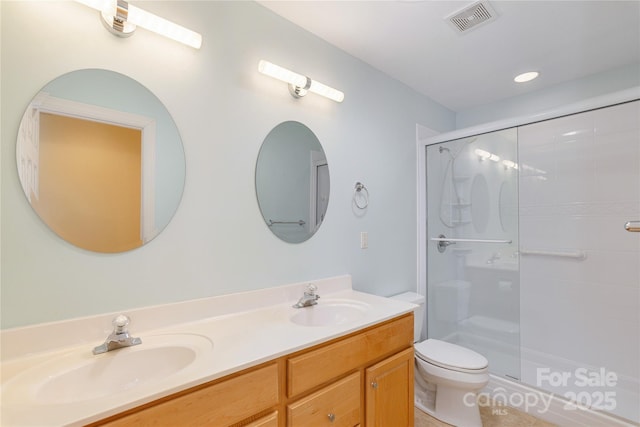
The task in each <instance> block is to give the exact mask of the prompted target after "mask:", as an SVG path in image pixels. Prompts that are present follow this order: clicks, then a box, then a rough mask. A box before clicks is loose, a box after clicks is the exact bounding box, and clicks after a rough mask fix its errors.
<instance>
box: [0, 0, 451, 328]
mask: <svg viewBox="0 0 640 427" xmlns="http://www.w3.org/2000/svg"><path fill="white" fill-rule="evenodd" d="M144 7H145V8H146V9H148V10H150V11H152V12H155V13H157V14H160V15H163V16H166V17H170V18H171V19H172V20H174V21H176V22H178V23H181V24H183V25H185V26H187V27H190V28H192V29H194V30H196V31H199V32H200V33H202V35H203V37H204V42H203V46H202V49H200V50H194V49H191V48H189V47H184V46H182V45H180V44H178V43H175V42H172V41H170V40H167V39H165V38H163V37H160V36H157V35H155V34H152V33H149V32H146V31H144V30H138V31H137V32H136V34H135V35H134V36H133V37H130V38H127V39H120V38H117V37H114V36H113V35H111V34H110V33H108V32H107V31H105V29H104V28H103V26H102V24H101V23H100V22H99V18H98V13H97V12H95V11H93V10H91V9H88V8H86V7H85V6H83V5H81V4H78V3H75V2H67V1H64V2H0V14H1V17H0V19H1V27H0V31H1V41H0V43H1V49H2V50H1V55H2V58H1V59H2V61H1V65H0V66H1V76H0V79H1V80H0V83H1V85H2V86H1V87H2V94H1V95H2V100H1V108H2V109H1V114H2V115H1V118H2V129H1V138H2V139H1V159H0V161H1V166H2V167H1V178H2V195H1V197H2V198H1V203H2V204H1V221H2V223H1V230H0V236H1V243H2V245H1V257H2V260H1V261H2V271H1V279H2V282H1V292H2V294H1V300H2V301H1V316H2V317H1V320H2V328H9V327H15V326H20V325H28V324H35V323H40V322H46V321H55V320H61V319H67V318H72V317H78V316H84V315H91V314H96V313H106V312H112V311H119V310H126V309H128V308H133V307H140V306H147V305H152V304H162V303H168V302H174V301H182V300H188V299H193V298H200V297H207V296H212V295H219V294H226V293H231V292H237V291H246V290H252V289H258V288H265V287H270V286H276V285H282V284H286V283H293V282H299V281H305V280H312V279H316V278H323V277H329V276H335V275H339V274H344V273H351V274H352V275H353V281H354V287H355V288H356V289H359V290H362V291H367V292H371V293H375V294H380V295H391V294H394V293H398V292H401V291H406V290H413V289H415V287H416V246H417V233H416V203H417V202H416V148H415V132H416V131H415V129H416V123H420V124H422V125H424V126H427V127H430V128H432V129H434V130H437V131H440V132H445V131H449V130H452V129H454V127H455V115H454V113H453V112H452V111H449V110H447V109H446V108H443V107H442V106H440V105H439V104H437V103H435V102H433V101H432V100H430V99H428V98H425V97H424V96H421V95H419V94H417V93H416V92H414V91H412V90H410V89H409V88H408V87H406V86H404V85H403V84H401V83H399V82H397V81H395V80H392V79H390V78H389V77H387V76H386V75H384V74H382V73H380V72H378V71H376V70H374V69H372V68H371V67H369V66H367V65H366V64H364V63H362V62H361V61H359V60H357V59H355V58H353V57H351V56H349V55H347V54H346V53H344V52H342V51H340V50H337V49H336V48H334V47H332V46H331V45H329V44H327V43H325V42H323V41H322V40H320V39H318V38H317V37H315V36H313V35H311V34H310V33H308V32H305V31H303V30H301V29H300V28H298V27H296V26H294V25H292V24H290V23H288V22H287V21H285V20H283V19H281V18H280V17H278V16H276V15H274V14H273V13H272V12H270V11H268V10H267V9H265V8H263V7H262V6H260V5H258V4H255V3H251V2H218V1H196V2H186V1H180V2H171V1H158V2H144ZM61 22H64V23H65V24H64V25H60V23H61ZM260 59H267V60H269V61H272V62H275V63H277V64H279V65H282V66H285V67H288V68H291V69H293V70H295V71H298V72H300V73H303V74H309V75H310V76H311V77H314V78H316V79H318V80H319V81H321V82H323V83H326V84H329V85H332V86H335V87H336V88H338V89H340V90H342V91H344V92H345V94H346V97H345V101H344V102H343V103H342V104H337V103H334V102H333V101H329V100H326V99H324V98H321V97H318V96H314V95H308V96H307V97H305V98H303V99H299V100H296V99H294V98H292V97H291V96H290V95H289V93H288V90H287V87H286V85H284V84H282V83H280V82H277V81H275V80H273V79H270V78H268V77H266V76H263V75H261V74H259V73H258V72H257V64H258V61H259V60H260ZM84 68H103V69H109V70H113V71H116V72H119V73H122V74H125V75H127V76H130V77H131V78H133V79H135V80H137V81H138V82H140V83H141V84H142V85H144V86H145V87H147V88H148V89H150V90H151V91H152V92H153V93H154V94H155V95H156V96H157V97H158V98H159V99H160V100H161V102H162V103H163V104H164V105H165V107H166V108H167V109H168V110H169V112H170V113H171V114H172V116H173V119H174V121H175V122H176V125H177V126H178V129H179V131H180V134H181V137H182V140H183V142H184V150H185V155H186V183H185V191H184V195H183V198H182V202H181V205H180V207H179V208H178V211H177V213H176V216H175V217H174V218H173V220H172V221H171V223H170V224H169V225H168V227H167V228H166V229H165V230H164V232H163V233H162V234H160V236H158V237H157V238H156V239H154V240H153V241H152V242H151V243H149V244H147V245H146V246H144V247H142V248H140V249H137V250H134V251H131V252H127V253H124V254H115V255H104V254H95V253H91V252H86V251H84V250H81V249H78V248H76V247H74V246H71V245H69V244H67V243H66V242H64V241H62V240H61V239H60V238H58V237H57V236H56V235H55V234H53V233H52V232H51V231H50V230H49V229H48V228H47V227H46V226H45V225H44V224H43V223H42V222H41V221H40V220H39V219H38V217H37V216H36V214H35V213H34V212H33V211H32V209H31V207H30V206H29V204H28V203H27V201H26V199H25V197H24V195H23V194H22V190H21V187H20V184H19V182H18V177H17V171H16V165H15V154H16V153H15V141H16V135H17V130H18V126H19V123H20V118H21V116H22V114H23V112H24V110H25V108H26V107H27V105H28V104H29V102H30V100H31V98H32V97H33V96H34V95H35V94H36V93H37V92H38V91H39V90H40V89H41V88H42V87H43V86H44V85H45V84H46V83H48V82H49V81H51V80H52V79H54V78H56V77H58V76H59V75H61V74H64V73H67V72H69V71H73V70H76V69H84ZM286 120H296V121H300V122H302V123H305V124H306V125H307V126H308V127H309V128H310V129H311V130H312V131H313V132H314V133H315V134H316V135H317V136H318V138H319V139H320V141H321V142H322V144H323V147H324V150H325V152H326V155H327V158H328V159H329V161H330V168H331V200H330V203H329V209H328V211H327V215H326V217H325V220H324V223H323V225H322V227H321V228H320V230H319V231H318V232H317V233H316V234H315V235H314V236H313V237H312V238H311V239H310V240H308V241H307V242H305V243H302V244H299V245H293V244H288V243H284V242H282V241H280V240H279V239H277V238H276V237H275V236H273V234H272V233H271V232H270V231H269V229H268V228H267V227H266V225H265V223H264V221H263V219H262V216H261V215H260V211H259V208H258V204H257V201H256V196H255V189H254V168H255V162H256V157H257V154H258V151H259V149H260V145H261V143H262V141H263V139H264V137H265V136H266V135H267V134H268V133H269V131H270V130H271V129H272V128H273V127H274V126H276V125H277V124H278V123H281V122H283V121H286ZM356 181H361V182H363V183H364V184H365V185H366V186H367V188H368V189H369V192H370V194H371V197H370V204H369V208H368V210H367V212H366V213H365V214H364V215H356V214H355V213H354V212H353V210H352V206H351V196H352V192H353V186H354V184H355V182H356ZM361 231H368V232H369V248H368V249H366V250H362V249H360V248H359V235H360V232H361ZM214 314H215V313H212V315H214Z"/></svg>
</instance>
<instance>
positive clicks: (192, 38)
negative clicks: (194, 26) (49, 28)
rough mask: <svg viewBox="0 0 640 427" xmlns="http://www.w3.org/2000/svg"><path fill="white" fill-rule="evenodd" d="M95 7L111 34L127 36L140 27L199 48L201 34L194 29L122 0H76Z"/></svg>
mask: <svg viewBox="0 0 640 427" xmlns="http://www.w3.org/2000/svg"><path fill="white" fill-rule="evenodd" d="M76 1H77V2H78V3H82V4H84V5H85V6H89V7H90V8H92V9H96V10H97V11H99V12H100V13H101V15H102V23H103V24H104V25H105V27H107V29H108V30H109V31H110V32H112V33H113V34H115V35H117V36H120V37H129V36H130V35H132V34H133V32H134V31H135V29H136V27H142V28H145V29H147V30H149V31H153V32H154V33H157V34H160V35H162V36H165V37H167V38H170V39H172V40H175V41H178V42H180V43H184V44H186V45H188V46H191V47H193V48H195V49H200V46H201V45H202V36H201V35H200V34H198V33H196V32H195V31H191V30H189V29H188V28H185V27H183V26H180V25H178V24H175V23H173V22H171V21H168V20H166V19H164V18H161V17H159V16H157V15H154V14H152V13H150V12H147V11H145V10H142V9H140V8H139V7H136V6H134V5H132V4H129V3H128V2H127V1H124V0H76Z"/></svg>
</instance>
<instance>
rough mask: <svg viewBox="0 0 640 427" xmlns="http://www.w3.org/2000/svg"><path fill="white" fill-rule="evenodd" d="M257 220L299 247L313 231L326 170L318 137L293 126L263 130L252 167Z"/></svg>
mask: <svg viewBox="0 0 640 427" xmlns="http://www.w3.org/2000/svg"><path fill="white" fill-rule="evenodd" d="M256 194H257V197H258V204H259V205H260V211H261V212H262V217H263V218H264V221H265V222H266V224H267V226H268V227H269V229H270V230H271V231H272V232H273V234H275V235H276V236H278V237H279V238H280V239H282V240H284V241H285V242H289V243H300V242H304V241H305V240H307V239H309V238H310V237H311V236H313V234H314V233H315V232H316V231H317V230H318V228H319V227H320V224H322V220H323V219H324V215H325V213H326V211H327V205H328V203H329V166H328V164H327V157H326V156H325V153H324V150H323V149H322V145H321V144H320V141H319V140H318V138H317V137H316V136H315V135H314V134H313V132H312V131H311V130H310V129H309V128H308V127H306V126H305V125H303V124H302V123H298V122H293V121H290V122H284V123H280V124H279V125H277V126H276V127H275V128H273V129H272V130H271V132H269V134H268V135H267V137H266V138H265V139H264V142H263V143H262V147H261V148H260V153H259V154H258V161H257V164H256Z"/></svg>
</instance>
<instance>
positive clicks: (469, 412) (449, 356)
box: [392, 292, 489, 427]
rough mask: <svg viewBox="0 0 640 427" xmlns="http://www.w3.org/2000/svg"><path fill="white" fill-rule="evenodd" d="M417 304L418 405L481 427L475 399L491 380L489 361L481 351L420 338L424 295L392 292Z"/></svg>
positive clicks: (467, 426)
mask: <svg viewBox="0 0 640 427" xmlns="http://www.w3.org/2000/svg"><path fill="white" fill-rule="evenodd" d="M392 298H394V299H401V300H403V301H408V302H411V303H414V304H417V305H418V308H416V309H415V311H414V316H415V325H414V333H415V337H414V341H415V344H414V350H415V382H414V384H415V405H416V406H417V407H418V408H419V409H421V410H423V411H424V412H426V413H428V414H430V415H432V416H434V417H435V418H437V419H439V420H441V421H444V422H446V423H449V424H453V425H455V426H458V427H476V426H477V427H480V426H482V421H481V419H480V411H479V409H478V405H477V403H476V395H477V393H478V391H479V390H481V389H482V388H483V387H484V386H486V385H487V383H488V382H489V362H488V360H487V359H486V358H485V357H484V356H482V355H481V354H478V353H476V352H475V351H472V350H469V349H467V348H464V347H461V346H459V345H455V344H451V343H448V342H445V341H440V340H435V339H427V340H425V341H422V342H419V341H420V334H421V332H422V324H423V322H424V316H425V309H424V308H425V297H424V296H422V295H418V294H416V293H414V292H405V293H403V294H400V295H396V296H393V297H392Z"/></svg>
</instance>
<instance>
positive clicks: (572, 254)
mask: <svg viewBox="0 0 640 427" xmlns="http://www.w3.org/2000/svg"><path fill="white" fill-rule="evenodd" d="M520 255H537V256H550V257H563V258H575V259H587V253H586V252H585V251H545V250H528V249H521V250H520Z"/></svg>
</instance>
